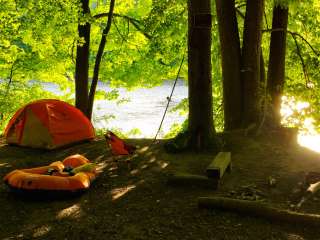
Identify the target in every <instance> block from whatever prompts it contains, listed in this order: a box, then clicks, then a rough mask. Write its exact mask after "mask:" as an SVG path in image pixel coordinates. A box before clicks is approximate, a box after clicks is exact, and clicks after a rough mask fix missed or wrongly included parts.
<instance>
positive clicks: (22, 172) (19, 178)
mask: <svg viewBox="0 0 320 240" xmlns="http://www.w3.org/2000/svg"><path fill="white" fill-rule="evenodd" d="M66 170H67V171H66ZM95 177H96V171H95V167H94V165H93V164H92V163H90V161H89V160H88V159H87V158H85V157H84V156H82V155H80V154H76V155H72V156H69V157H67V158H65V159H64V160H63V161H62V162H61V161H57V162H53V163H51V164H50V165H49V166H43V167H37V168H29V169H19V170H14V171H12V172H10V173H8V174H7V175H6V176H5V177H4V181H5V183H6V184H7V185H8V186H9V187H10V188H11V189H13V190H18V192H42V191H47V192H58V191H62V192H70V193H77V192H82V191H83V190H86V189H88V188H89V187H90V184H91V182H92V181H93V180H94V179H95Z"/></svg>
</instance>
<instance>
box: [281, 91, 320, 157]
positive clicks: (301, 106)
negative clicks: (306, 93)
mask: <svg viewBox="0 0 320 240" xmlns="http://www.w3.org/2000/svg"><path fill="white" fill-rule="evenodd" d="M309 107H310V104H309V103H308V102H301V101H296V100H295V99H294V97H288V96H283V97H282V106H281V116H282V123H283V124H285V125H292V124H293V125H299V126H300V127H299V133H298V143H299V144H300V145H301V146H303V147H306V148H309V149H310V150H313V151H315V152H319V153H320V134H319V133H318V132H317V130H316V126H315V123H314V122H315V121H314V119H313V118H305V119H304V120H301V119H300V118H299V116H300V117H301V116H303V115H305V114H306V111H307V109H308V108H309Z"/></svg>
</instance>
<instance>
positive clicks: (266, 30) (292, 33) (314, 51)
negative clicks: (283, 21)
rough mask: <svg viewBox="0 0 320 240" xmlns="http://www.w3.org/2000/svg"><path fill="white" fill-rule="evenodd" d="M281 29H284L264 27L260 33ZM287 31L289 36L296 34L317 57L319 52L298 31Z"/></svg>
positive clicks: (280, 29) (281, 29) (279, 30)
mask: <svg viewBox="0 0 320 240" xmlns="http://www.w3.org/2000/svg"><path fill="white" fill-rule="evenodd" d="M281 31H285V30H284V29H283V28H275V29H264V30H262V33H265V32H281ZM286 32H287V33H290V34H291V36H292V37H293V36H298V37H300V38H301V39H302V40H303V41H304V42H305V43H306V44H307V45H308V46H309V47H310V49H311V50H312V52H313V53H314V54H315V55H316V56H317V57H319V55H320V54H319V53H318V52H317V51H316V50H315V49H314V47H313V46H312V45H311V44H310V43H309V42H308V41H307V40H306V39H305V38H304V37H303V36H302V35H301V34H300V33H297V32H292V31H289V30H287V31H286Z"/></svg>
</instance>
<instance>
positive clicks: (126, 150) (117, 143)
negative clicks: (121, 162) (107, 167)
mask: <svg viewBox="0 0 320 240" xmlns="http://www.w3.org/2000/svg"><path fill="white" fill-rule="evenodd" d="M105 137H106V140H107V142H108V144H109V145H110V147H111V151H112V153H113V154H115V155H128V154H131V153H133V151H134V150H135V147H134V146H131V145H129V144H126V143H125V142H124V141H123V140H122V139H121V138H119V137H118V136H117V135H115V134H114V133H113V132H111V131H108V132H107V134H106V135H105Z"/></svg>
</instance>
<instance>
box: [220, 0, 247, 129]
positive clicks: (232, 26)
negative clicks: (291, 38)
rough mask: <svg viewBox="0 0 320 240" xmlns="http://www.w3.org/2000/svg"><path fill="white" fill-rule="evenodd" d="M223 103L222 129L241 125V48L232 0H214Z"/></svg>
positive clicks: (235, 127)
mask: <svg viewBox="0 0 320 240" xmlns="http://www.w3.org/2000/svg"><path fill="white" fill-rule="evenodd" d="M216 10H217V18H218V27H219V36H220V46H221V62H222V78H223V104H224V130H231V129H237V128H240V127H241V123H242V121H241V119H242V109H241V99H242V95H241V81H240V61H241V49H240V40H239V32H238V23H237V17H236V11H235V1H234V0H216Z"/></svg>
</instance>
